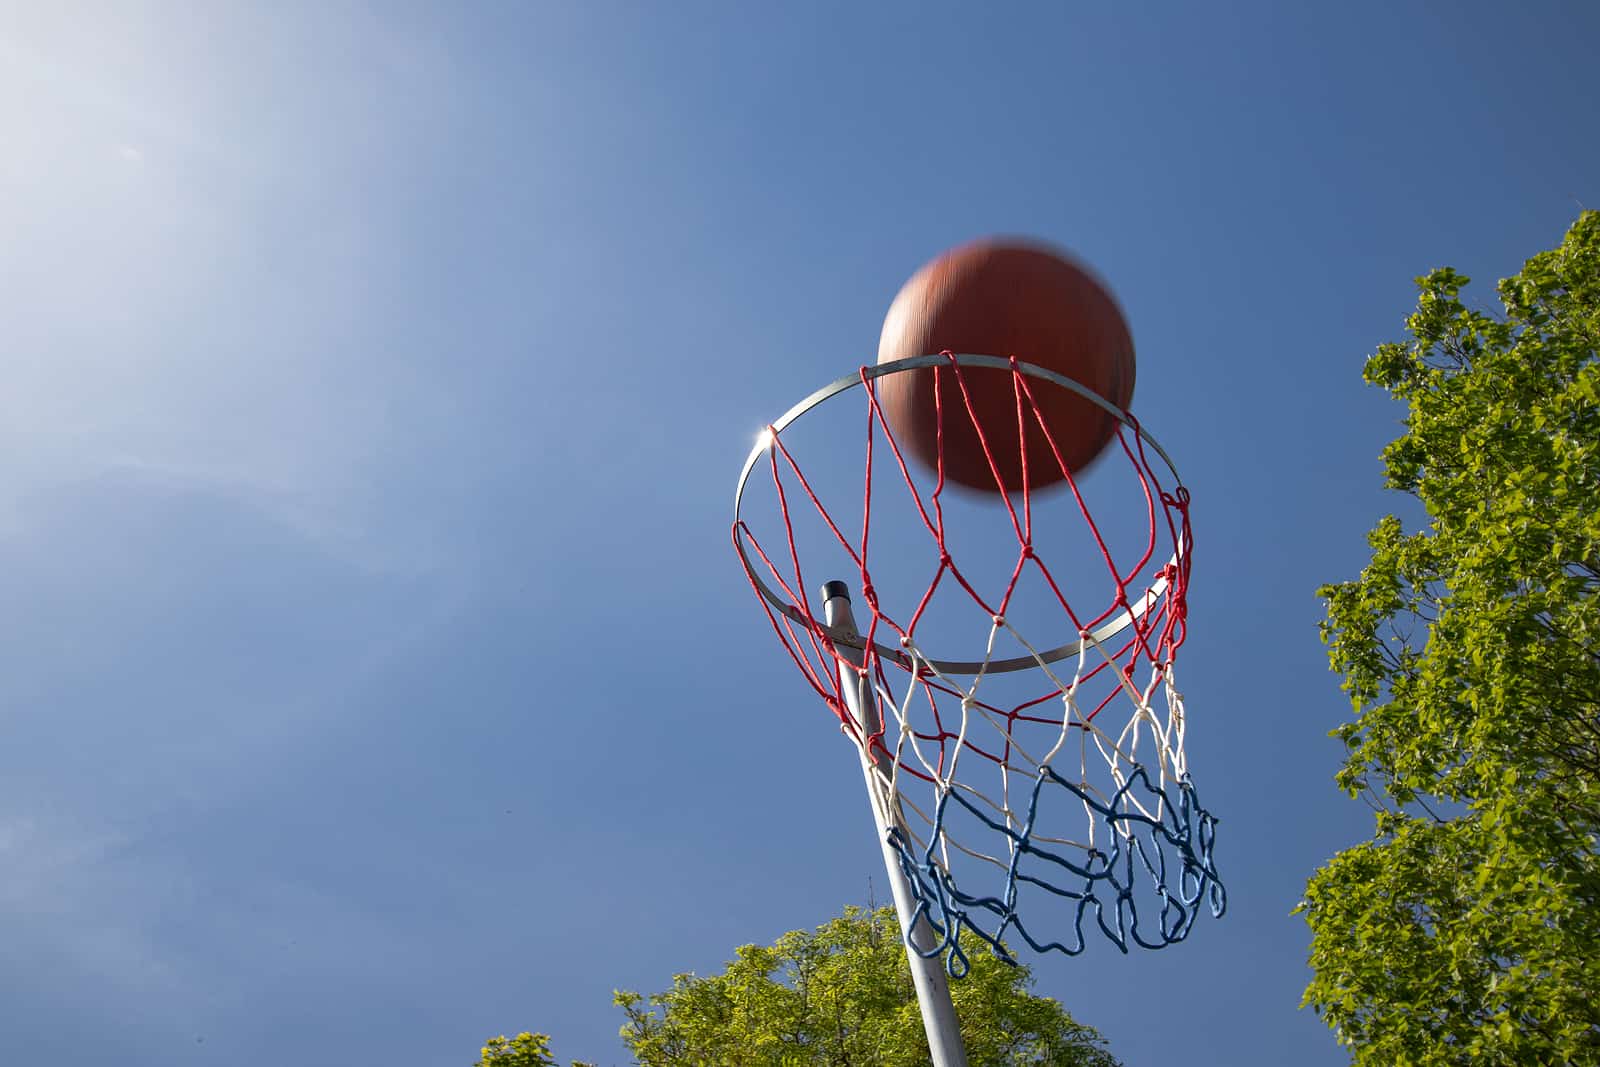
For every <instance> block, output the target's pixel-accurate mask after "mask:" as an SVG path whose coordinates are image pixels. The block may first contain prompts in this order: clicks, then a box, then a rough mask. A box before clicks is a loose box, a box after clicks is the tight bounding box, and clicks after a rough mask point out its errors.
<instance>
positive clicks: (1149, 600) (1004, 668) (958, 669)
mask: <svg viewBox="0 0 1600 1067" xmlns="http://www.w3.org/2000/svg"><path fill="white" fill-rule="evenodd" d="M952 361H953V362H955V363H957V364H959V365H960V366H962V367H992V368H994V369H996V370H1011V369H1012V362H1011V360H1009V359H1007V358H1006V357H1004V356H982V355H975V354H968V355H955V356H951V355H943V354H941V355H937V356H912V357H911V358H909V359H897V360H893V361H891V362H889V363H879V364H877V365H876V366H871V367H863V368H862V369H861V370H859V371H856V372H854V373H851V374H846V375H845V376H844V377H842V378H839V379H837V380H835V381H833V382H831V383H830V384H828V385H825V386H823V387H822V388H821V389H818V390H817V391H816V392H814V393H812V394H811V395H810V396H808V397H806V398H805V399H804V400H802V401H800V402H799V403H798V404H796V405H795V406H794V407H792V408H790V409H789V410H788V411H785V412H784V413H783V416H782V417H781V418H779V419H778V421H777V422H774V423H773V424H772V425H771V433H772V434H778V433H782V432H783V431H784V430H785V429H787V428H788V427H789V426H790V425H791V424H792V423H794V422H795V421H796V420H797V419H799V418H800V416H802V415H804V414H805V413H806V412H808V411H810V410H811V409H812V408H814V407H817V406H818V405H819V404H821V403H822V402H823V401H825V400H831V399H833V398H834V397H836V396H838V395H839V394H840V393H843V392H845V391H846V390H848V389H851V388H852V387H854V386H858V385H860V384H861V383H862V378H863V377H865V378H867V379H869V380H871V379H876V378H881V377H883V376H884V375H887V374H901V373H904V372H905V371H912V370H919V369H921V368H923V367H945V366H949V365H950V364H951V363H952ZM1015 366H1016V369H1017V370H1018V371H1021V372H1022V373H1023V374H1026V375H1027V376H1028V377H1030V378H1039V379H1042V380H1044V381H1047V382H1050V383H1051V384H1053V385H1058V386H1060V387H1061V388H1063V389H1067V390H1069V391H1071V392H1073V393H1076V394H1077V395H1078V396H1080V397H1082V398H1083V399H1085V400H1087V401H1089V402H1090V403H1092V404H1094V405H1095V406H1096V407H1098V408H1100V409H1101V410H1103V411H1105V412H1106V413H1107V414H1108V415H1111V416H1112V417H1113V418H1115V419H1116V420H1117V421H1118V422H1120V423H1122V424H1123V425H1124V426H1126V427H1128V428H1129V429H1130V430H1132V431H1133V432H1134V433H1136V434H1138V435H1139V437H1140V438H1141V439H1142V440H1143V441H1144V443H1145V444H1147V445H1149V446H1150V447H1151V448H1152V449H1153V450H1154V451H1155V453H1156V455H1158V456H1160V457H1161V461H1162V462H1163V463H1165V464H1166V466H1167V470H1169V471H1171V472H1172V477H1173V479H1174V480H1175V481H1176V482H1177V483H1178V484H1180V485H1181V484H1182V479H1181V478H1179V476H1178V468H1177V465H1176V464H1174V463H1173V462H1172V457H1171V456H1169V455H1167V451H1166V449H1164V448H1162V447H1161V443H1160V442H1159V441H1157V440H1156V439H1155V438H1154V437H1152V436H1151V435H1150V433H1149V431H1147V430H1146V429H1145V428H1144V427H1142V426H1140V425H1139V424H1138V423H1137V422H1135V421H1134V420H1133V418H1132V417H1131V416H1130V415H1129V414H1128V413H1127V412H1126V411H1123V410H1122V409H1121V408H1119V407H1117V406H1116V405H1115V404H1113V403H1111V402H1110V401H1109V400H1107V399H1106V398H1105V397H1103V396H1101V395H1100V394H1099V393H1096V392H1094V391H1093V390H1092V389H1090V388H1088V387H1087V386H1085V385H1082V384H1080V383H1078V382H1075V381H1073V380H1072V379H1071V378H1068V377H1066V376H1064V375H1061V374H1057V373H1056V372H1055V371H1053V370H1048V369H1046V368H1044V367H1040V366H1038V365H1036V364H1033V363H1023V362H1021V361H1020V360H1019V361H1018V362H1017V363H1016V364H1015ZM771 447H772V438H771V435H770V434H769V433H767V432H763V433H762V434H761V436H760V438H759V439H758V440H757V441H756V445H755V447H754V448H753V449H751V450H750V456H749V458H747V459H746V460H745V461H744V469H743V470H741V471H740V472H739V484H738V485H737V487H735V489H734V492H733V547H734V551H735V552H737V553H738V554H739V562H740V563H741V564H742V565H743V566H744V572H745V574H746V575H748V576H749V578H750V581H751V583H752V584H753V585H754V586H755V587H756V589H757V591H758V592H760V594H761V596H762V598H763V599H765V600H766V602H767V603H768V604H771V605H772V606H773V607H774V608H776V609H777V610H778V611H779V613H781V614H782V615H784V616H786V617H787V618H789V619H792V620H793V621H794V622H797V623H799V624H800V625H801V626H804V627H806V628H808V629H811V630H814V631H816V632H818V633H821V634H823V635H825V636H826V637H827V638H828V640H830V641H832V642H833V643H834V644H836V645H845V646H848V647H850V648H859V649H865V648H866V647H867V641H866V639H865V638H863V637H860V636H858V635H854V634H848V633H846V632H845V631H843V630H839V629H835V628H834V627H831V626H829V625H828V624H827V623H825V622H821V621H819V620H817V619H814V618H812V617H811V616H809V615H807V614H806V613H805V612H803V611H801V610H800V609H799V608H796V607H794V606H792V605H791V604H789V603H788V602H787V601H784V600H782V599H780V598H779V596H778V594H776V593H775V592H773V591H772V588H771V587H770V586H768V585H767V583H766V582H764V581H762V580H761V577H760V575H758V574H757V573H756V570H755V567H754V566H753V565H752V564H751V562H750V557H749V556H748V555H746V553H745V546H744V524H743V520H742V519H741V518H740V508H741V507H742V505H743V502H744V490H745V485H746V484H747V483H748V482H749V480H750V473H751V472H752V471H753V470H755V466H756V464H757V463H759V462H760V461H761V457H762V455H763V454H765V453H766V452H767V450H768V449H770V448H771ZM1181 551H1182V546H1179V547H1178V550H1177V551H1174V552H1173V555H1172V560H1171V564H1170V565H1171V566H1176V565H1177V564H1178V562H1179V553H1180V552H1181ZM1167 584H1168V583H1167V578H1166V575H1165V568H1163V573H1162V575H1161V576H1160V577H1158V578H1157V579H1156V580H1155V581H1154V582H1153V583H1152V584H1151V586H1150V588H1149V589H1147V590H1146V591H1145V593H1144V594H1143V595H1142V596H1140V597H1138V598H1137V600H1136V601H1130V603H1129V607H1128V611H1127V612H1125V613H1121V614H1119V615H1118V616H1117V617H1114V618H1112V619H1110V620H1108V621H1106V622H1105V623H1103V624H1102V625H1100V626H1099V627H1097V628H1096V629H1094V630H1091V631H1089V632H1088V633H1087V634H1084V635H1083V636H1082V637H1081V638H1079V639H1078V640H1076V641H1070V642H1068V643H1067V644H1064V645H1060V646H1058V647H1056V648H1052V649H1050V650H1049V651H1048V652H1040V653H1039V654H1038V655H1037V656H1017V657H1015V658H1012V659H999V660H990V661H988V662H984V661H981V660H938V659H931V658H929V657H927V656H921V655H919V656H918V657H917V658H918V659H919V660H920V661H921V662H922V663H925V664H926V665H927V666H929V667H931V668H933V669H934V670H936V671H938V672H939V673H940V674H966V675H972V674H1004V673H1007V672H1010V671H1021V670H1028V669H1029V668H1033V667H1038V666H1041V665H1043V664H1046V663H1055V662H1057V661H1058V660H1063V659H1067V658H1068V657H1071V656H1076V655H1078V653H1079V652H1080V651H1081V650H1082V648H1083V645H1084V642H1085V641H1089V642H1093V643H1094V644H1097V645H1098V644H1101V643H1103V642H1105V641H1107V640H1109V639H1110V638H1112V637H1115V636H1116V635H1117V634H1119V633H1121V632H1122V631H1123V630H1125V629H1127V628H1128V627H1129V626H1132V625H1133V624H1134V623H1135V622H1137V621H1138V620H1139V619H1140V618H1141V617H1142V616H1143V615H1144V614H1145V612H1147V611H1149V610H1150V609H1151V608H1152V607H1153V606H1154V605H1155V604H1156V603H1157V602H1158V601H1159V600H1160V599H1161V596H1162V594H1163V593H1165V592H1166V591H1167ZM872 647H873V649H874V650H875V651H876V652H877V653H878V655H879V656H882V657H883V658H885V659H889V660H893V661H895V662H897V663H900V664H901V665H902V666H905V667H908V668H909V667H911V666H912V665H913V664H912V659H911V657H910V656H907V655H906V654H905V652H903V651H901V650H900V649H896V648H890V647H889V646H887V645H882V644H878V643H877V642H873V643H872Z"/></svg>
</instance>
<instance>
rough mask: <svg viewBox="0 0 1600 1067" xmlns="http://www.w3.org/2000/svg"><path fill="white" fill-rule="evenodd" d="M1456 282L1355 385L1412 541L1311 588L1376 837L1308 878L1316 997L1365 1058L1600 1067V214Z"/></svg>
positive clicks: (1386, 1062)
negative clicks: (1482, 292) (1395, 432)
mask: <svg viewBox="0 0 1600 1067" xmlns="http://www.w3.org/2000/svg"><path fill="white" fill-rule="evenodd" d="M1467 281H1468V279H1466V278H1464V277H1462V276H1461V275H1460V274H1457V273H1456V272H1455V271H1453V270H1450V269H1448V268H1446V269H1442V270H1438V271H1435V272H1433V273H1432V274H1429V275H1427V276H1426V277H1423V278H1420V279H1418V285H1419V287H1420V289H1421V296H1420V299H1419V301H1418V304H1417V310H1416V313H1415V314H1413V315H1412V316H1411V317H1410V318H1409V319H1408V320H1407V323H1406V326H1407V330H1408V332H1409V334H1410V339H1409V340H1408V341H1405V342H1403V343H1396V344H1386V345H1383V346H1381V347H1380V348H1379V349H1378V351H1377V352H1376V354H1375V355H1373V356H1372V357H1371V358H1370V359H1369V360H1368V361H1367V364H1366V370H1365V377H1366V380H1367V381H1368V382H1369V383H1372V384H1374V385H1378V386H1381V387H1382V388H1384V389H1386V390H1388V391H1389V392H1390V394H1392V395H1393V396H1394V397H1396V398H1397V399H1399V400H1401V401H1403V402H1404V403H1405V404H1406V405H1407V408H1408V410H1407V415H1406V418H1405V422H1404V432H1403V434H1402V435H1401V436H1400V437H1399V439H1398V440H1396V441H1394V442H1393V443H1392V444H1390V445H1389V446H1388V447H1387V448H1386V449H1385V451H1384V453H1383V460H1384V465H1385V470H1386V476H1387V484H1388V486H1389V487H1390V488H1393V489H1397V490H1400V491H1402V492H1405V493H1409V494H1411V495H1413V496H1414V497H1416V499H1417V500H1418V501H1420V503H1421V504H1422V506H1423V508H1425V510H1426V514H1427V522H1426V525H1425V526H1423V527H1422V528H1420V529H1416V530H1413V531H1410V532H1407V530H1406V529H1405V528H1404V527H1403V525H1402V523H1401V521H1400V520H1399V519H1398V518H1396V517H1394V516H1389V517H1387V518H1384V519H1383V520H1382V521H1380V522H1379V523H1378V524H1377V526H1376V527H1375V528H1374V529H1373V530H1372V532H1371V534H1370V535H1369V537H1368V541H1369V543H1370V545H1371V549H1372V559H1371V562H1370V564H1369V565H1368V566H1367V567H1366V568H1365V569H1364V570H1363V571H1362V573H1361V576H1360V578H1359V579H1357V580H1355V581H1351V582H1344V583H1340V584H1335V585H1329V586H1325V587H1323V588H1322V589H1321V590H1320V595H1321V596H1322V597H1323V598H1324V599H1325V601H1326V605H1327V612H1328V616H1327V621H1326V622H1325V624H1324V626H1323V639H1324V641H1326V642H1327V643H1328V646H1329V652H1330V660H1331V664H1332V667H1333V669H1334V670H1335V671H1336V672H1338V673H1340V674H1342V675H1343V679H1344V681H1343V685H1344V688H1345V690H1346V691H1347V692H1348V693H1349V695H1350V698H1351V702H1352V704H1353V707H1354V712H1355V715H1354V719H1353V721H1351V722H1349V723H1346V724H1345V725H1343V726H1341V727H1340V728H1339V729H1337V730H1336V731H1334V734H1335V736H1337V737H1339V738H1340V739H1341V740H1342V741H1343V742H1344V744H1345V745H1346V749H1347V751H1346V762H1345V764H1344V767H1343V769H1342V770H1341V771H1340V772H1339V775H1338V779H1337V780H1338V783H1339V785H1340V786H1341V787H1343V788H1344V789H1345V790H1346V791H1347V792H1349V793H1350V794H1351V795H1352V796H1357V795H1361V796H1365V797H1366V798H1367V799H1368V800H1369V801H1370V802H1371V803H1372V804H1373V806H1374V808H1375V809H1376V811H1377V824H1376V833H1375V835H1374V837H1373V839H1372V840H1370V841H1368V842H1366V843H1363V844H1361V845H1358V846H1357V847H1354V848H1351V849H1348V850H1347V851H1345V852H1343V853H1340V854H1339V855H1338V856H1336V857H1334V858H1333V859H1332V860H1331V861H1329V862H1328V863H1327V864H1326V865H1325V866H1324V867H1323V868H1322V869H1320V870H1319V871H1318V872H1317V873H1316V874H1315V875H1314V876H1313V878H1312V879H1311V881H1310V883H1309V885H1308V887H1307V891H1306V898H1305V902H1304V903H1303V905H1302V911H1303V913H1304V914H1305V916H1306V918H1307V920H1308V922H1309V924H1310V927H1311V932H1312V945H1311V959H1310V962H1311V966H1312V969H1313V971H1314V974H1315V977H1314V980H1313V981H1312V982H1311V985H1310V987H1309V988H1308V989H1307V990H1306V994H1305V1001H1304V1002H1305V1003H1306V1004H1309V1005H1311V1006H1312V1007H1314V1008H1315V1009H1316V1010H1317V1011H1318V1012H1319V1013H1320V1014H1321V1015H1322V1016H1323V1017H1324V1018H1325V1020H1326V1021H1327V1022H1328V1023H1329V1025H1330V1026H1332V1027H1333V1028H1334V1030H1335V1032H1336V1033H1337V1035H1338V1038H1339V1040H1340V1041H1341V1042H1343V1043H1344V1044H1345V1045H1347V1046H1348V1047H1349V1048H1350V1050H1351V1052H1352V1053H1353V1056H1354V1060H1355V1062H1356V1063H1357V1064H1373V1065H1378V1064H1381V1065H1383V1067H1391V1065H1395V1064H1420V1065H1432V1064H1457V1063H1473V1064H1553V1063H1564V1064H1600V859H1597V841H1600V599H1597V598H1596V590H1597V585H1600V363H1597V359H1596V351H1597V348H1600V213H1596V212H1584V213H1583V214H1582V215H1581V216H1580V217H1579V219H1578V221H1577V222H1576V223H1575V224H1574V225H1573V227H1572V229H1571V230H1570V231H1569V232H1568V234H1567V236H1566V239H1565V240H1564V242H1563V243H1562V244H1561V246H1560V247H1558V248H1556V249H1554V250H1551V251H1548V252H1544V253H1541V254H1540V255H1537V256H1535V257H1534V258H1533V259H1531V260H1529V261H1528V263H1527V264H1526V266H1525V267H1524V269H1523V270H1522V272H1521V273H1519V274H1517V275H1516V276H1514V277H1512V278H1508V279H1506V280H1504V281H1502V282H1501V283H1500V285H1499V295H1500V299H1501V302H1502V304H1503V305H1504V313H1503V314H1501V315H1489V314H1486V313H1483V312H1481V311H1479V310H1474V309H1473V308H1471V307H1469V306H1468V305H1467V304H1465V303H1463V301H1462V300H1461V296H1460V294H1461V290H1462V288H1463V286H1465V285H1466V284H1467Z"/></svg>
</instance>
